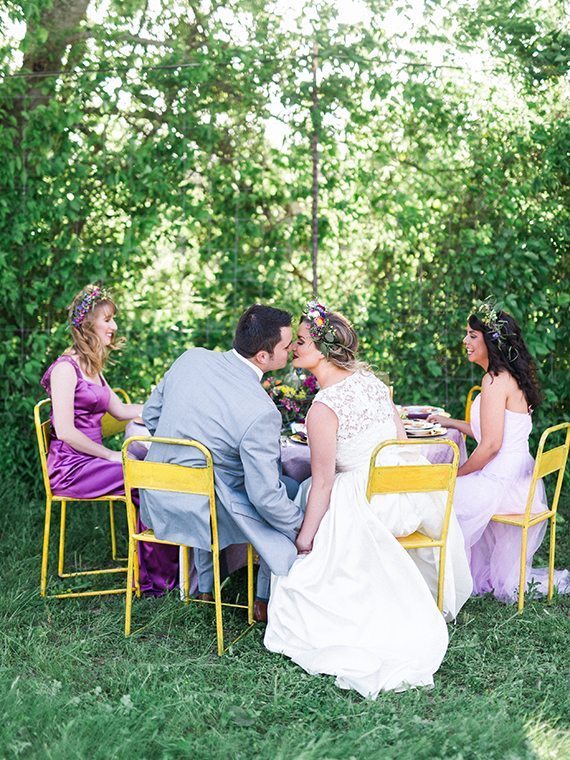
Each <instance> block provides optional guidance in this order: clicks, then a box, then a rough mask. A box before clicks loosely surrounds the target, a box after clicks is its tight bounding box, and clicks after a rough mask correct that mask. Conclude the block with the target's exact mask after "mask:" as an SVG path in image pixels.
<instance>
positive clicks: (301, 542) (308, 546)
mask: <svg viewBox="0 0 570 760" xmlns="http://www.w3.org/2000/svg"><path fill="white" fill-rule="evenodd" d="M295 546H296V547H297V553H298V554H309V552H311V551H312V550H313V539H312V538H311V540H310V541H309V540H308V539H307V538H305V536H304V535H303V532H302V531H301V532H300V533H299V535H298V536H297V540H296V541H295Z"/></svg>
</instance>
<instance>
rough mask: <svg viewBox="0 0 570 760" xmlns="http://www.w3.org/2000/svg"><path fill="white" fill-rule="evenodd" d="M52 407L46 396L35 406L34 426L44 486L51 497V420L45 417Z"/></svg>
mask: <svg viewBox="0 0 570 760" xmlns="http://www.w3.org/2000/svg"><path fill="white" fill-rule="evenodd" d="M50 409H51V399H49V398H44V399H43V400H42V401H38V403H37V404H36V405H35V407H34V427H35V429H36V439H37V442H38V452H39V455H40V465H41V468H42V477H43V479H44V487H45V489H46V495H47V496H48V497H51V495H52V493H51V483H50V482H49V475H48V468H47V455H48V451H49V439H50V435H51V421H50V419H49V417H48V418H47V419H43V420H42V418H44V417H45V414H46V412H49V410H50Z"/></svg>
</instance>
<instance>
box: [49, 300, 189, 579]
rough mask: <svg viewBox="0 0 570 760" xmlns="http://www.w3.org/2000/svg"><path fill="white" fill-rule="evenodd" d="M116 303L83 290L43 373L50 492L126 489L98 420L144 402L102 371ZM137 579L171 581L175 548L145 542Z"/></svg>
mask: <svg viewBox="0 0 570 760" xmlns="http://www.w3.org/2000/svg"><path fill="white" fill-rule="evenodd" d="M115 312H116V307H115V304H114V303H113V300H112V298H111V296H110V294H109V293H108V292H107V291H106V290H105V289H104V288H101V287H99V286H96V285H87V287H86V288H84V289H83V290H81V291H80V292H79V293H78V294H77V295H76V297H75V298H74V299H73V302H72V304H71V306H70V310H69V324H70V330H71V335H72V339H73V343H72V345H71V347H70V348H68V349H67V350H66V351H65V352H64V353H63V354H62V355H61V356H60V357H58V358H57V359H56V360H55V362H54V363H53V364H52V365H51V366H50V367H49V368H48V370H47V372H46V373H45V375H44V376H43V378H42V380H41V384H42V386H43V387H44V388H45V390H46V391H47V393H48V394H49V396H50V398H51V400H52V413H51V421H52V439H51V441H50V446H49V453H48V461H47V465H48V474H49V478H50V483H51V487H52V490H53V493H54V494H57V495H67V496H70V497H77V498H81V499H89V498H94V497H96V496H105V495H106V494H110V493H124V492H125V489H124V483H123V466H122V463H121V452H120V451H113V450H112V449H109V448H107V447H106V446H105V445H104V444H103V438H102V432H101V420H102V418H103V415H104V414H105V412H109V413H110V414H111V415H112V416H113V417H115V418H116V419H118V420H131V419H135V418H137V417H138V416H139V415H140V413H141V411H142V404H124V403H122V401H121V400H120V399H119V398H118V396H117V395H116V394H115V393H113V391H112V390H111V388H110V387H109V385H108V384H107V381H106V380H105V378H104V377H103V374H102V371H103V367H104V366H105V363H106V361H107V358H108V356H109V354H110V353H111V351H114V350H116V349H117V348H119V347H120V345H121V341H120V340H119V341H116V339H115V334H116V331H117V323H116V322H115ZM139 559H140V564H141V587H142V590H143V591H146V592H149V593H162V592H164V591H165V590H167V589H170V588H172V587H173V586H174V585H175V583H176V581H177V573H178V551H177V549H176V548H174V547H168V546H159V545H144V546H143V547H142V548H141V550H140V554H139Z"/></svg>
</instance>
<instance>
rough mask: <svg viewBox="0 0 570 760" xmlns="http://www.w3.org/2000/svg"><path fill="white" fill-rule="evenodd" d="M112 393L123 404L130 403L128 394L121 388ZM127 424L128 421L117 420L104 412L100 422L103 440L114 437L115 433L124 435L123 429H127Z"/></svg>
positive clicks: (114, 389)
mask: <svg viewBox="0 0 570 760" xmlns="http://www.w3.org/2000/svg"><path fill="white" fill-rule="evenodd" d="M113 391H114V392H115V393H116V394H117V396H119V397H120V399H121V401H122V402H123V403H124V404H130V403H131V399H130V398H129V394H128V393H127V392H126V391H124V390H123V389H122V388H113ZM127 422H128V420H117V419H115V417H112V416H111V415H110V414H109V412H105V414H104V415H103V419H102V420H101V429H102V433H103V438H111V436H113V435H116V434H117V433H124V432H125V428H126V427H127Z"/></svg>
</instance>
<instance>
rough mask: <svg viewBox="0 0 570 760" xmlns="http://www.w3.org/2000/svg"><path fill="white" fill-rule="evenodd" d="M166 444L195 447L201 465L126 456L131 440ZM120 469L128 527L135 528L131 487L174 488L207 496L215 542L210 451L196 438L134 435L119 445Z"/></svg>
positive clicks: (168, 489)
mask: <svg viewBox="0 0 570 760" xmlns="http://www.w3.org/2000/svg"><path fill="white" fill-rule="evenodd" d="M136 441H141V442H143V443H166V444H170V445H176V446H185V447H187V448H193V449H197V450H198V451H200V452H201V453H202V455H203V456H204V462H205V464H204V466H202V467H188V466H186V465H181V464H175V463H170V464H169V463H164V462H148V461H146V460H143V461H141V460H138V459H130V458H129V457H128V456H127V452H128V448H129V446H130V444H131V443H134V442H136ZM123 472H124V476H125V493H126V496H127V516H128V518H129V529H130V530H132V531H133V532H134V531H135V527H136V510H135V505H134V503H133V500H132V491H133V489H134V488H149V489H152V490H154V491H176V492H178V493H188V494H198V495H200V496H208V498H209V502H210V521H211V530H212V544H214V543H216V544H217V542H218V521H217V515H216V494H215V490H214V463H213V460H212V455H211V454H210V451H209V450H208V449H207V448H206V446H204V444H202V443H200V442H199V441H192V440H187V439H181V438H164V437H160V436H148V435H136V436H132V437H130V438H127V440H126V441H125V442H124V444H123Z"/></svg>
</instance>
